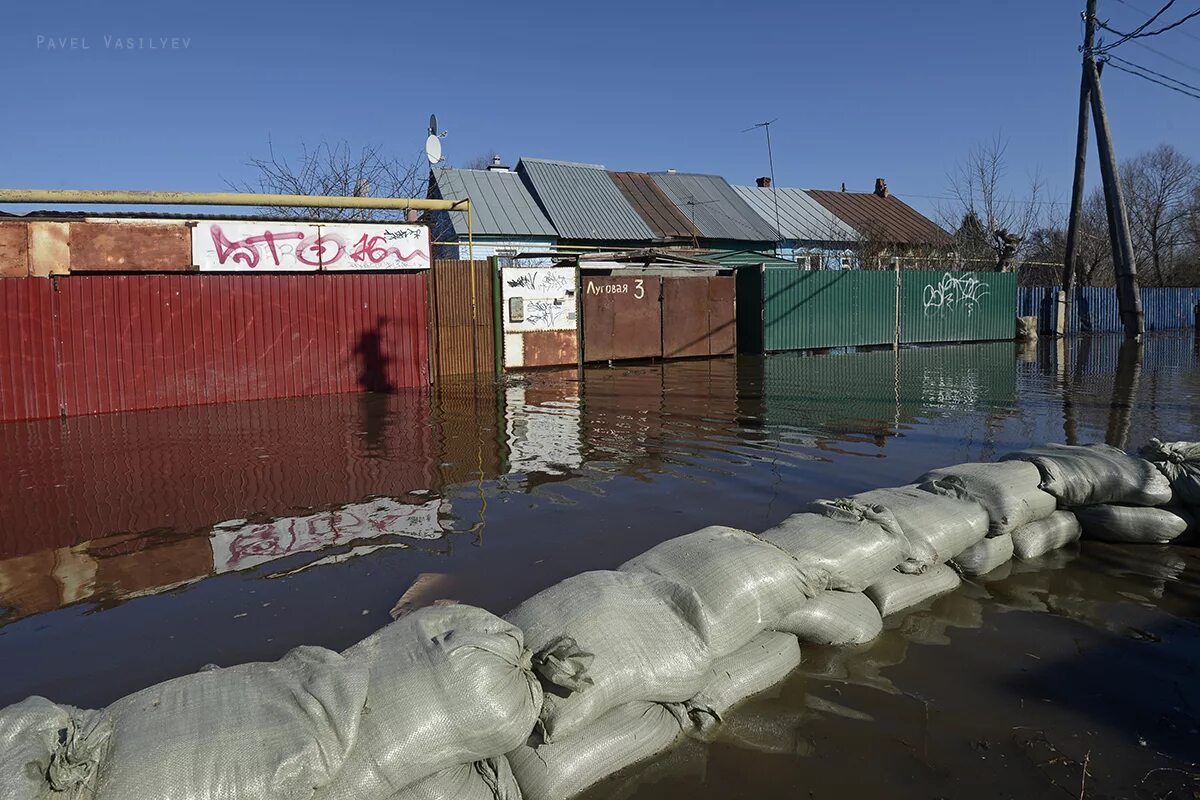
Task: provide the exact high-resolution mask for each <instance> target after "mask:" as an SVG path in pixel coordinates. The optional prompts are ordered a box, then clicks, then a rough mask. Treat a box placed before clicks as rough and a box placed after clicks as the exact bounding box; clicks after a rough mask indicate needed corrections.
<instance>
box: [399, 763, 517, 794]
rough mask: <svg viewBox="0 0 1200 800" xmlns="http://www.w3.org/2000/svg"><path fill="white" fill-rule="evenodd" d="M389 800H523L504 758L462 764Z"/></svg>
mask: <svg viewBox="0 0 1200 800" xmlns="http://www.w3.org/2000/svg"><path fill="white" fill-rule="evenodd" d="M387 800H521V787H520V786H518V785H517V779H516V777H514V776H513V773H512V767H510V766H509V764H508V759H507V758H505V757H504V756H497V757H495V758H489V759H485V760H484V761H476V762H475V763H473V764H459V765H458V766H456V767H450V768H449V769H444V770H442V771H441V772H435V773H433V774H432V775H430V776H429V777H428V778H422V779H421V780H419V781H417V782H416V783H413V784H410V785H408V786H406V787H404V788H403V789H401V790H400V791H398V792H396V793H395V794H393V795H391V796H390V797H388V798H387Z"/></svg>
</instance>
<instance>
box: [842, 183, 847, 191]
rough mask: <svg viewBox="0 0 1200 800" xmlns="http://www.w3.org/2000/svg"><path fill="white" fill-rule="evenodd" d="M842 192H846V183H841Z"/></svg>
mask: <svg viewBox="0 0 1200 800" xmlns="http://www.w3.org/2000/svg"><path fill="white" fill-rule="evenodd" d="M842 191H843V192H844V191H846V182H845V181H842Z"/></svg>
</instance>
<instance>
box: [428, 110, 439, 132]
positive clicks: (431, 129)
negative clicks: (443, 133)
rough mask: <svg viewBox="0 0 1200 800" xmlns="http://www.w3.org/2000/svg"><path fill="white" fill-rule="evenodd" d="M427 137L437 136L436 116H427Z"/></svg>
mask: <svg viewBox="0 0 1200 800" xmlns="http://www.w3.org/2000/svg"><path fill="white" fill-rule="evenodd" d="M429 135H430V136H437V135H438V129H437V114H430V115H429Z"/></svg>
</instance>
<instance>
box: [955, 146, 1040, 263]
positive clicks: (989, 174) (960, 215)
mask: <svg viewBox="0 0 1200 800" xmlns="http://www.w3.org/2000/svg"><path fill="white" fill-rule="evenodd" d="M1007 150H1008V142H1007V141H1005V140H1004V139H1003V138H1002V137H1001V136H999V135H997V136H995V137H993V138H992V139H990V140H988V141H985V142H982V143H980V144H978V145H976V146H975V147H973V148H972V149H971V151H970V152H969V153H968V154H967V157H966V158H965V159H964V160H963V161H962V162H960V163H959V164H958V165H957V166H956V167H955V168H954V170H953V171H951V173H950V174H949V175H948V176H947V177H948V181H949V194H950V200H949V201H948V203H947V204H945V205H944V206H943V207H941V208H940V209H939V211H938V213H939V215H940V216H941V218H942V223H943V224H944V225H945V226H946V227H947V228H949V229H950V230H954V231H957V233H956V235H955V240H956V241H955V246H956V248H957V249H958V252H959V255H960V256H961V257H962V258H964V259H965V260H967V261H968V262H970V261H975V260H986V261H989V262H991V263H992V264H993V266H994V268H995V269H996V270H999V271H1006V270H1011V269H1014V268H1015V267H1016V266H1017V265H1018V264H1019V262H1020V258H1021V254H1022V252H1023V248H1024V245H1025V243H1026V242H1027V241H1028V239H1029V235H1030V234H1031V233H1032V232H1033V231H1034V230H1035V229H1036V228H1037V227H1038V226H1039V224H1040V223H1041V217H1042V206H1044V205H1046V204H1047V201H1046V198H1045V194H1046V186H1045V181H1044V180H1043V179H1042V177H1041V175H1040V174H1039V173H1037V172H1034V173H1032V174H1031V175H1030V176H1029V178H1028V185H1027V188H1026V189H1025V191H1024V193H1023V195H1022V196H1021V197H1019V198H1018V197H1016V196H1015V195H1013V194H1012V193H1011V192H1009V191H1008V190H1007V185H1008V180H1007V178H1008V161H1007Z"/></svg>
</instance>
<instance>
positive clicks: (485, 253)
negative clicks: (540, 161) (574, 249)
mask: <svg viewBox="0 0 1200 800" xmlns="http://www.w3.org/2000/svg"><path fill="white" fill-rule="evenodd" d="M429 196H430V197H431V198H434V199H442V200H463V199H470V201H471V220H470V225H469V226H468V221H467V214H466V212H465V211H439V212H434V213H433V214H430V215H429V216H428V218H429V219H430V225H431V227H432V231H431V235H432V236H433V241H434V242H435V243H437V242H440V243H442V244H435V245H434V247H433V252H434V257H435V258H449V259H465V258H468V250H469V249H472V248H468V233H470V234H471V238H472V239H473V240H474V248H473V251H474V252H473V255H474V257H475V258H488V257H490V256H495V255H513V254H515V253H518V252H543V253H544V252H547V251H549V250H551V249H553V247H554V245H555V244H556V243H557V241H558V232H557V231H556V230H555V229H554V226H553V225H552V224H551V223H550V220H549V219H548V218H547V217H546V214H545V212H543V211H542V208H541V206H540V205H538V202H537V200H535V199H534V197H533V195H532V194H530V192H529V189H528V187H526V185H525V182H524V181H522V180H521V177H520V176H519V175H518V174H517V173H516V172H513V171H512V170H510V169H509V168H508V167H505V166H503V165H502V164H501V163H500V159H499V157H496V158H494V159H493V163H492V165H491V166H490V167H488V168H487V169H485V170H481V169H435V170H432V171H431V172H430V174H429ZM468 227H469V231H468Z"/></svg>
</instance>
